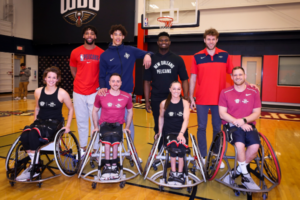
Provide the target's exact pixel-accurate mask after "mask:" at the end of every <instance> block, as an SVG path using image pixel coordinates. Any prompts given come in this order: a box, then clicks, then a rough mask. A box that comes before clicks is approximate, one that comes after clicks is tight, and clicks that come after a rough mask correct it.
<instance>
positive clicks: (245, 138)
mask: <svg viewBox="0 0 300 200" xmlns="http://www.w3.org/2000/svg"><path fill="white" fill-rule="evenodd" d="M232 128H236V129H237V130H236V131H235V132H233V133H232V134H231V135H230V136H229V137H230V139H232V141H231V144H235V143H236V142H241V143H243V144H245V147H248V146H251V145H253V144H260V140H259V134H258V132H257V131H254V130H252V131H244V130H243V129H242V128H238V127H235V126H233V127H230V129H229V130H231V129H232Z"/></svg>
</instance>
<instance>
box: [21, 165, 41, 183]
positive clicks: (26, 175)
mask: <svg viewBox="0 0 300 200" xmlns="http://www.w3.org/2000/svg"><path fill="white" fill-rule="evenodd" d="M31 170H33V168H32V166H31V165H30V166H29V167H28V168H26V169H25V170H24V171H23V172H22V173H21V174H20V175H19V176H18V177H17V178H16V180H17V181H27V180H28V179H30V172H31ZM39 174H40V173H36V172H35V173H34V175H33V177H32V178H34V177H37V176H38V175H39Z"/></svg>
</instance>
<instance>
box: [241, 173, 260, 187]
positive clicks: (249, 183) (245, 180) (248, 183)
mask: <svg viewBox="0 0 300 200" xmlns="http://www.w3.org/2000/svg"><path fill="white" fill-rule="evenodd" d="M242 184H243V185H244V186H245V187H246V188H247V189H251V190H260V187H258V185H256V183H255V182H254V181H253V179H252V178H251V176H250V174H242Z"/></svg>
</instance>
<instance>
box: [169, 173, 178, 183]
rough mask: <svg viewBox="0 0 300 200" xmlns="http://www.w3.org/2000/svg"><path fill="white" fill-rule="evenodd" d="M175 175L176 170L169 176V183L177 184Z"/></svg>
mask: <svg viewBox="0 0 300 200" xmlns="http://www.w3.org/2000/svg"><path fill="white" fill-rule="evenodd" d="M175 176H176V172H172V171H170V174H169V178H168V185H176V184H175Z"/></svg>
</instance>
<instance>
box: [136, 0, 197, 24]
mask: <svg viewBox="0 0 300 200" xmlns="http://www.w3.org/2000/svg"><path fill="white" fill-rule="evenodd" d="M143 13H144V14H142V20H141V22H142V28H143V29H159V28H160V27H162V26H163V25H164V23H161V22H159V21H158V20H157V19H158V18H159V17H171V18H173V22H172V28H186V27H197V26H199V17H200V11H199V10H198V0H144V12H143Z"/></svg>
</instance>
